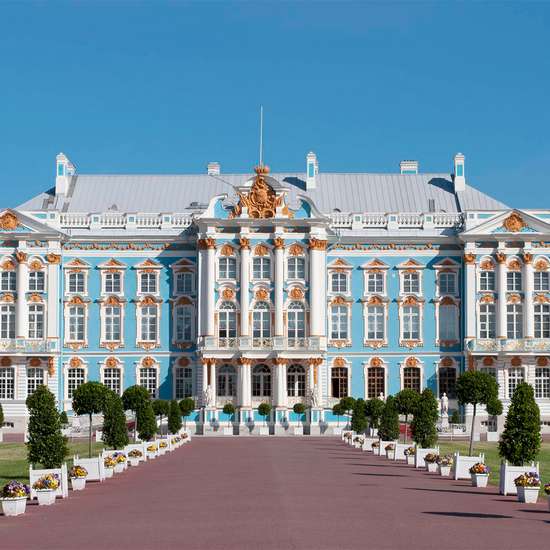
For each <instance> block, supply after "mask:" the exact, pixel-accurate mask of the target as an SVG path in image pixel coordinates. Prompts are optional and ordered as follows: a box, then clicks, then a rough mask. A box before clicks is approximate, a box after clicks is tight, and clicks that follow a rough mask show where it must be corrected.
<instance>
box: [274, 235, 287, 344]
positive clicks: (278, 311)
mask: <svg viewBox="0 0 550 550" xmlns="http://www.w3.org/2000/svg"><path fill="white" fill-rule="evenodd" d="M284 246H285V242H284V240H283V239H282V238H281V237H276V238H275V336H284V323H283V300H284V298H283V283H284Z"/></svg>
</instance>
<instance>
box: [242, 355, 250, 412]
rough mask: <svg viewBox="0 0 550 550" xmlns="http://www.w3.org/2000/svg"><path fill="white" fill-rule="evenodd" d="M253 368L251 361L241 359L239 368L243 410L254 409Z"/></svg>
mask: <svg viewBox="0 0 550 550" xmlns="http://www.w3.org/2000/svg"><path fill="white" fill-rule="evenodd" d="M251 373H252V367H251V361H250V360H249V359H245V358H241V360H240V367H239V404H240V407H241V408H244V409H250V408H251V407H252V376H251Z"/></svg>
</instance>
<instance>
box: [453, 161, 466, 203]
mask: <svg viewBox="0 0 550 550" xmlns="http://www.w3.org/2000/svg"><path fill="white" fill-rule="evenodd" d="M454 164H455V166H454V169H455V170H454V176H453V183H454V190H455V193H456V192H457V191H464V190H465V189H466V174H465V172H464V155H463V154H462V153H457V154H456V155H455V159H454Z"/></svg>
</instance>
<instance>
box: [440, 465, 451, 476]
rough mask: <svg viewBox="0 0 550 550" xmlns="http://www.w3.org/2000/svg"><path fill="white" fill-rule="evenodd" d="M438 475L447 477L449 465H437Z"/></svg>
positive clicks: (449, 473) (449, 471)
mask: <svg viewBox="0 0 550 550" xmlns="http://www.w3.org/2000/svg"><path fill="white" fill-rule="evenodd" d="M439 475H440V476H441V477H449V476H450V475H451V467H450V466H439Z"/></svg>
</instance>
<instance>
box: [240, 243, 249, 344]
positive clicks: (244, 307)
mask: <svg viewBox="0 0 550 550" xmlns="http://www.w3.org/2000/svg"><path fill="white" fill-rule="evenodd" d="M249 286H250V241H249V240H248V239H247V238H246V237H241V336H250V325H249V322H248V319H249V315H248V313H249V312H248V310H249V308H250V294H249V288H248V287H249Z"/></svg>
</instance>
